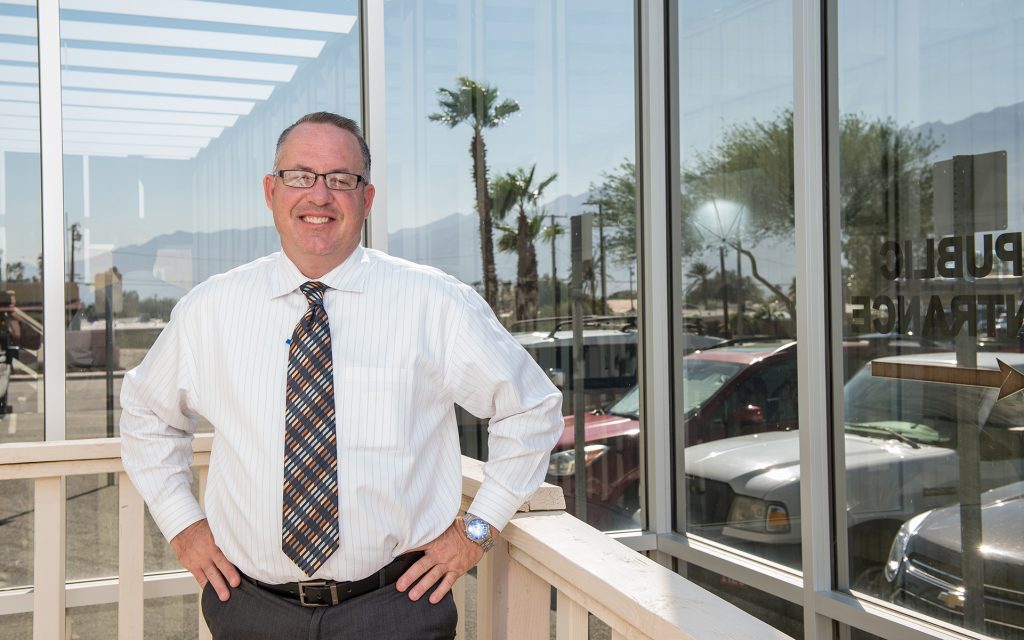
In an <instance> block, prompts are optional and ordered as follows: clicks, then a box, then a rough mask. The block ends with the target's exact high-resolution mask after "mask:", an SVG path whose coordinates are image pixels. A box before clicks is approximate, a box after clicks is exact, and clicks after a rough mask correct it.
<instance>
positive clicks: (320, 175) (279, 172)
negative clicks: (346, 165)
mask: <svg viewBox="0 0 1024 640" xmlns="http://www.w3.org/2000/svg"><path fill="white" fill-rule="evenodd" d="M293 171H297V172H299V173H306V174H311V175H312V176H313V184H311V185H309V186H308V187H297V186H294V185H290V184H288V183H287V182H285V181H284V174H285V173H290V172H293ZM274 175H275V176H277V177H278V178H281V182H283V183H284V186H286V187H288V188H290V189H312V188H313V187H315V186H316V180H317V178H323V179H324V186H325V187H327V188H328V189H330V190H331V191H355V190H356V189H358V188H359V183H360V182H362V183H363V184H366V178H364V177H363V176H361V175H359V174H358V173H349V172H348V171H331V172H330V173H317V172H316V171H309V170H308V169H278V170H277V171H275V172H274ZM337 175H345V176H355V177H356V184H355V186H354V187H352V188H351V189H336V188H334V187H332V186H331V185H329V184H328V183H327V176H337Z"/></svg>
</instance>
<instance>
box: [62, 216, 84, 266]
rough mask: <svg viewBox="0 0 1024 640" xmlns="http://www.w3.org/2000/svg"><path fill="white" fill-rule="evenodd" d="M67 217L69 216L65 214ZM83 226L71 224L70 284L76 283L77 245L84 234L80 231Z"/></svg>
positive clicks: (75, 223)
mask: <svg viewBox="0 0 1024 640" xmlns="http://www.w3.org/2000/svg"><path fill="white" fill-rule="evenodd" d="M65 215H67V214H65ZM80 227H81V224H80V223H78V222H74V223H72V224H71V227H70V231H71V265H70V268H69V269H68V282H71V283H73V282H74V281H75V245H76V244H77V243H78V242H79V241H80V240H81V239H82V232H81V231H79V230H78V229H79V228H80Z"/></svg>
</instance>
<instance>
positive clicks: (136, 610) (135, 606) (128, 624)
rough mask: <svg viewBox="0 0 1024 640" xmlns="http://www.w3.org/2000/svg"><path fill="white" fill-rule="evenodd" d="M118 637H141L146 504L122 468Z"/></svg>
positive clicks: (119, 484) (119, 476) (127, 639)
mask: <svg viewBox="0 0 1024 640" xmlns="http://www.w3.org/2000/svg"><path fill="white" fill-rule="evenodd" d="M117 488H118V491H117V493H118V503H119V508H118V511H117V513H118V515H117V530H118V536H117V549H118V551H117V600H118V602H117V637H118V638H120V640H130V639H132V638H141V637H142V625H143V617H144V616H143V612H144V610H145V600H144V597H143V581H144V579H145V575H144V574H145V568H144V566H143V565H144V557H145V554H144V543H145V536H144V535H143V528H144V526H145V524H144V523H145V519H144V515H145V503H144V502H143V501H142V496H141V495H140V494H139V492H138V491H137V490H136V489H135V485H133V484H132V481H131V480H130V479H129V478H128V474H127V473H125V472H124V471H122V472H120V473H119V474H117Z"/></svg>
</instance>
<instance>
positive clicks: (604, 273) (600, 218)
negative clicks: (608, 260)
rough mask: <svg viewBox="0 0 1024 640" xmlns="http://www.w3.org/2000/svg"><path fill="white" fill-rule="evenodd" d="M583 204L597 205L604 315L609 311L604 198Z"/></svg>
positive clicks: (602, 308)
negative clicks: (605, 256)
mask: <svg viewBox="0 0 1024 640" xmlns="http://www.w3.org/2000/svg"><path fill="white" fill-rule="evenodd" d="M583 204H589V205H591V206H594V205H596V206H597V247H598V251H599V252H600V260H601V315H604V314H605V313H607V312H608V269H607V268H605V258H604V200H587V201H586V202H584V203H583ZM595 295H596V292H595Z"/></svg>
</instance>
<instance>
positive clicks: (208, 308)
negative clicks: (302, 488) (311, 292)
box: [121, 247, 562, 583]
mask: <svg viewBox="0 0 1024 640" xmlns="http://www.w3.org/2000/svg"><path fill="white" fill-rule="evenodd" d="M306 281H307V278H306V277H304V276H303V275H302V274H301V273H300V272H299V270H298V269H297V268H296V267H295V265H294V264H292V262H291V261H290V260H288V258H287V257H285V255H284V254H283V253H275V254H272V255H270V256H267V257H265V258H261V259H259V260H256V261H254V262H251V263H249V264H246V265H243V266H241V267H238V268H237V269H233V270H232V271H229V272H228V273H225V274H221V275H218V276H214V277H213V278H210V279H209V280H207V281H206V282H204V283H202V284H200V285H199V286H197V287H195V288H194V289H193V290H192V291H191V292H189V293H188V294H187V295H186V296H185V297H183V298H182V299H181V300H180V301H179V302H178V304H177V305H176V306H175V307H174V311H173V313H172V314H171V321H170V322H169V323H168V324H167V326H166V328H165V329H164V330H163V332H162V333H161V334H160V337H159V338H158V339H157V341H156V343H155V344H154V345H153V347H152V349H150V351H149V353H148V354H147V355H146V358H145V360H144V361H143V362H142V364H141V365H139V366H138V367H137V368H136V369H133V370H132V371H130V372H128V374H127V375H126V376H125V378H124V384H123V389H122V392H121V405H122V408H123V412H122V417H121V437H122V456H123V459H124V466H125V469H126V470H127V471H128V473H129V475H130V476H131V479H132V481H133V482H134V483H135V486H136V487H138V489H139V491H140V493H141V494H142V496H143V497H144V498H145V500H146V504H148V505H149V509H150V512H151V513H152V515H153V518H154V520H155V521H156V523H157V525H158V526H159V527H160V530H161V531H162V533H163V534H164V536H165V537H166V538H167V539H168V540H170V539H171V538H173V537H174V536H175V535H177V534H178V533H179V532H180V531H181V530H182V529H184V528H185V527H187V526H188V525H190V524H192V523H193V522H195V521H197V520H200V519H202V518H204V517H206V518H208V520H209V523H210V527H211V529H212V531H213V535H214V538H215V540H216V541H217V544H218V545H219V546H220V548H221V550H222V551H223V552H224V554H225V555H226V556H227V558H228V560H230V561H231V562H233V563H234V564H235V565H236V566H237V567H238V568H239V570H241V571H242V572H243V573H245V574H247V575H249V576H251V577H253V578H256V579H258V580H262V581H264V582H270V583H282V582H292V581H296V580H301V579H305V578H306V576H305V575H304V574H303V573H302V571H301V570H300V569H299V568H298V567H296V566H295V565H294V564H293V563H292V561H291V560H289V559H288V557H287V556H285V555H284V553H283V552H282V551H281V496H282V482H283V473H284V471H283V469H284V425H285V418H284V416H285V388H286V381H285V377H286V370H287V366H288V344H287V341H288V340H289V339H290V338H291V336H292V331H293V330H294V328H295V325H296V323H297V322H298V321H299V319H300V318H301V317H302V315H303V313H304V312H305V310H306V307H307V306H308V305H307V302H306V298H305V297H304V296H303V294H302V292H301V291H299V285H301V284H302V283H303V282H306ZM320 281H321V282H323V283H324V284H326V285H328V286H329V287H330V288H329V289H328V290H327V292H326V294H325V295H324V306H325V308H326V309H327V315H328V317H329V318H330V323H331V345H332V347H333V358H334V393H335V405H336V415H337V419H336V423H337V430H338V439H337V440H338V494H339V505H340V509H339V523H340V531H341V543H340V548H339V549H338V550H337V551H335V553H334V554H333V555H332V556H331V557H330V558H329V559H328V561H327V562H326V563H325V564H324V565H323V567H321V568H320V570H319V571H318V572H317V573H316V575H315V577H317V578H327V579H335V580H354V579H359V578H363V577H365V576H368V575H370V574H372V573H373V572H374V571H376V570H377V569H379V568H380V567H382V566H383V565H385V564H387V563H388V562H390V561H391V560H392V558H394V557H395V556H397V555H399V554H401V553H403V552H405V551H406V550H408V549H411V548H414V547H417V546H419V545H422V544H425V543H427V542H429V541H431V540H433V539H434V538H436V537H437V536H438V535H440V534H441V532H442V531H444V530H445V528H447V527H448V526H449V525H450V524H451V523H452V521H453V519H454V518H455V516H456V514H457V513H458V509H459V504H460V501H461V496H462V474H461V464H460V455H459V439H458V431H457V428H456V423H455V411H454V406H453V405H454V403H458V404H460V405H462V406H463V407H465V408H466V409H467V410H469V411H470V412H471V413H473V414H475V415H477V416H480V417H486V418H490V426H489V429H488V431H489V440H488V444H489V451H490V453H489V459H488V461H487V463H486V465H485V466H484V473H485V480H484V482H483V484H482V485H481V487H480V490H479V493H478V494H477V496H476V499H475V500H474V501H473V504H472V506H471V508H470V511H471V512H472V513H473V514H475V515H477V516H479V517H481V518H483V519H485V520H487V521H488V522H490V523H491V524H493V525H494V526H496V527H497V528H499V529H500V528H502V527H504V526H505V524H506V523H507V522H508V520H509V519H510V518H511V517H512V515H513V514H514V513H515V511H516V509H517V508H518V507H519V506H520V504H522V502H523V500H524V499H525V498H526V497H527V496H528V495H529V494H530V493H531V492H532V491H533V490H534V489H536V487H537V486H538V485H539V484H540V482H541V481H542V479H543V477H544V473H545V471H546V469H547V463H548V455H549V452H550V450H551V448H552V447H553V446H554V444H555V441H556V439H557V437H558V435H559V434H560V433H561V432H562V419H561V411H560V407H561V395H560V394H559V392H558V390H557V389H555V387H554V386H553V385H552V384H551V382H550V381H549V380H548V378H547V376H546V375H545V374H544V372H543V371H542V370H541V369H540V368H539V367H538V366H537V364H536V363H535V362H534V361H533V359H531V358H530V356H529V355H528V354H527V353H526V351H525V350H524V349H523V348H522V347H521V346H520V345H519V344H518V343H517V342H516V340H515V339H514V338H513V337H512V336H510V335H509V333H508V332H507V331H506V330H505V329H504V328H503V327H502V326H501V325H500V324H499V323H498V321H497V319H496V318H495V317H494V314H493V313H492V312H491V310H490V308H489V307H488V306H487V304H486V303H485V302H484V301H483V299H481V298H480V296H479V295H477V293H476V292H475V291H473V289H471V288H470V287H468V286H466V285H464V284H462V283H460V282H459V281H458V280H456V279H455V278H453V277H451V276H448V275H445V274H443V273H442V272H440V271H438V270H436V269H433V268H430V267H425V266H421V265H416V264H413V263H410V262H406V261H404V260H400V259H398V258H394V257H391V256H388V255H386V254H383V253H380V252H378V251H374V250H370V249H363V248H362V247H359V248H357V249H356V251H355V252H354V253H353V254H352V255H351V256H350V257H349V258H348V260H346V261H345V262H344V263H343V264H341V265H340V266H338V267H337V268H335V269H334V270H333V271H331V272H330V273H327V274H326V275H324V276H323V277H322V278H320ZM199 416H202V417H204V418H206V419H207V420H208V421H209V422H210V423H211V424H212V425H213V428H214V441H213V449H212V453H211V457H210V471H209V481H208V485H207V489H206V496H205V500H206V501H205V507H206V512H205V514H204V512H203V510H202V509H201V508H200V506H199V504H198V503H197V501H196V500H195V499H194V498H193V496H192V493H191V491H190V488H189V486H190V483H191V478H192V476H191V472H190V471H189V464H190V462H191V460H192V449H191V441H192V434H193V432H194V431H195V425H196V419H197V418H198V417H199Z"/></svg>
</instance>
